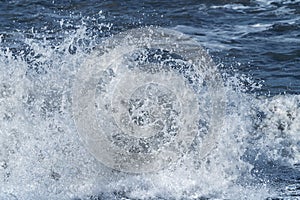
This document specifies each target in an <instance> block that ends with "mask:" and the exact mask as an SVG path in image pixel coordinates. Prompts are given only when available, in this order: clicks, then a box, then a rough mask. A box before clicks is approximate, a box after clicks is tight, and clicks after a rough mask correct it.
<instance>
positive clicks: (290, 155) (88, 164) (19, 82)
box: [0, 22, 300, 199]
mask: <svg viewBox="0 0 300 200" xmlns="http://www.w3.org/2000/svg"><path fill="white" fill-rule="evenodd" d="M62 23H64V22H62ZM85 31H86V28H85V27H84V26H83V27H81V28H80V29H78V30H77V32H74V33H71V34H70V36H66V38H65V39H64V41H62V42H61V43H60V44H59V45H55V46H53V44H50V43H49V42H47V41H46V40H45V41H40V40H35V39H30V40H28V39H27V40H25V41H24V42H25V43H27V45H28V46H29V47H30V49H32V50H31V52H32V53H31V54H26V52H24V54H21V55H19V54H17V55H13V53H12V52H11V51H10V50H9V49H4V50H1V52H0V80H1V81H0V83H1V84H0V144H1V148H0V185H1V187H0V199H72V198H77V197H78V198H88V196H90V195H93V194H94V195H97V194H102V195H104V196H105V195H106V196H108V198H109V195H116V196H117V195H125V196H127V197H128V198H155V197H162V198H175V199H180V198H188V199H192V198H195V199H196V198H200V197H208V198H212V199H263V198H266V197H268V196H271V195H272V193H271V194H270V191H271V190H270V187H271V186H270V185H268V184H266V183H257V182H255V177H253V176H252V175H251V170H252V168H253V162H255V160H254V161H253V160H252V161H253V162H252V161H251V162H249V160H247V159H243V156H245V152H246V151H247V150H248V149H249V148H251V147H252V146H254V147H255V148H257V149H258V153H257V155H259V154H262V153H264V152H265V153H266V156H267V157H268V159H269V160H280V161H282V162H287V163H289V165H290V166H292V164H295V163H297V162H299V151H300V149H299V148H300V147H299V141H300V138H299V124H300V123H299V110H300V108H299V96H287V95H283V96H278V97H275V98H272V99H269V98H263V99H259V100H258V99H257V98H255V97H254V96H252V95H247V94H245V93H244V92H243V90H245V88H246V87H245V86H244V84H243V83H244V82H245V80H246V81H248V82H250V83H251V79H247V78H245V77H243V76H239V75H237V76H234V77H231V78H227V79H226V80H225V84H224V85H225V86H224V90H225V94H224V97H223V101H224V108H225V116H224V118H223V119H221V120H220V122H219V123H220V129H218V130H216V131H217V133H218V135H219V137H218V140H217V141H215V142H216V144H217V147H216V148H215V149H214V150H213V151H212V152H211V153H210V154H209V155H208V156H207V157H206V158H204V159H199V157H198V155H197V153H195V152H193V150H191V152H190V153H188V154H187V155H185V156H184V157H183V158H182V159H180V160H178V162H176V163H173V164H172V165H171V166H170V167H169V168H168V169H164V170H162V171H158V172H156V173H152V174H144V175H143V174H142V175H132V174H126V173H121V172H117V171H113V170H111V169H109V168H107V167H105V166H103V165H102V164H101V163H99V162H98V161H97V160H96V159H95V158H94V157H93V156H92V155H91V154H90V153H89V152H88V151H87V150H86V148H85V147H84V145H83V144H82V142H81V141H80V138H79V136H78V134H77V132H76V127H75V124H74V122H73V118H72V114H71V105H72V102H71V98H70V94H71V93H70V92H71V87H72V83H73V80H74V79H73V78H74V75H75V74H76V72H77V71H78V68H79V66H80V64H81V63H82V62H85V59H86V58H87V57H88V55H89V53H88V52H89V50H90V49H92V47H93V45H94V44H95V43H96V41H93V40H92V39H91V38H88V37H87V36H86V34H85ZM83 39H85V40H89V41H90V42H89V44H90V46H89V45H88V44H85V45H82V43H81V41H82V40H83ZM75 46H76V50H74V49H75V48H74V47H75ZM70 47H72V49H73V50H74V51H76V53H74V52H73V51H70ZM25 54H26V55H25ZM25 58H26V59H25ZM112 59H113V58H112ZM90 73H93V72H90ZM250 85H251V84H250ZM253 86H255V84H254V83H253ZM258 111H260V112H263V113H265V115H266V117H265V118H263V119H262V120H261V121H256V120H255V119H256V118H255V117H256V115H257V112H258ZM257 124H258V125H257ZM257 126H259V128H257ZM279 126H280V127H279ZM256 159H259V158H258V156H257V157H256ZM253 183H255V184H253ZM253 185H254V186H253ZM116 191H117V192H116Z"/></svg>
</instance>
